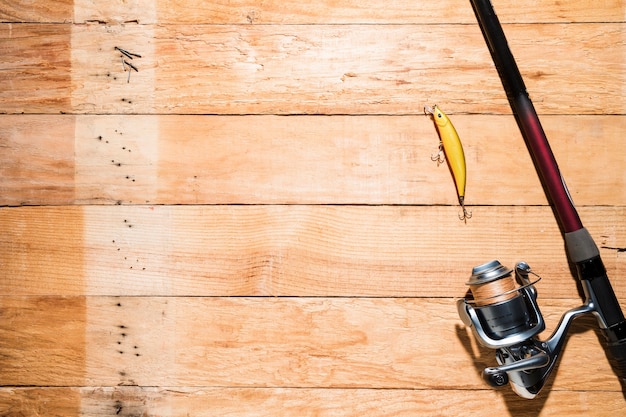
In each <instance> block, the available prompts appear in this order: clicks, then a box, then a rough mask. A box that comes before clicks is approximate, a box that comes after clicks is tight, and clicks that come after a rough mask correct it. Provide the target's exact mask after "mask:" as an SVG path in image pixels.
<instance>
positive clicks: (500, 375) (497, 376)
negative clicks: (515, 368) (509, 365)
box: [482, 368, 509, 388]
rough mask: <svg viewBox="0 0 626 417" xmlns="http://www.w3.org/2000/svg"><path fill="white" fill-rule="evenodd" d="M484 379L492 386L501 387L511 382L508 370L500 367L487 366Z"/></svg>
mask: <svg viewBox="0 0 626 417" xmlns="http://www.w3.org/2000/svg"><path fill="white" fill-rule="evenodd" d="M482 377H483V379H484V380H485V382H487V383H488V384H489V385H491V386H492V387H496V388H497V387H501V386H503V385H506V384H508V383H509V376H508V375H507V373H506V372H504V371H501V370H500V369H498V368H485V369H484V370H483V374H482Z"/></svg>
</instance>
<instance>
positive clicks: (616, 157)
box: [0, 115, 626, 206]
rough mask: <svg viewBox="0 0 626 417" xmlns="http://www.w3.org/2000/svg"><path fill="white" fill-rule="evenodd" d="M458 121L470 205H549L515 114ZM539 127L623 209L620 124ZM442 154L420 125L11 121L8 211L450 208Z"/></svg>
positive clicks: (6, 142) (326, 120)
mask: <svg viewBox="0 0 626 417" xmlns="http://www.w3.org/2000/svg"><path fill="white" fill-rule="evenodd" d="M452 120H453V122H454V124H455V126H456V128H457V130H458V132H459V135H461V137H462V140H463V143H464V148H465V155H466V160H467V175H468V184H467V189H466V200H465V201H466V203H467V204H469V205H545V204H547V201H546V198H545V196H544V193H543V190H542V189H541V187H540V184H539V181H538V178H537V174H536V173H535V171H534V169H533V166H532V162H531V160H530V157H529V156H528V152H527V150H526V148H525V145H524V142H523V140H522V138H521V136H520V134H519V131H518V130H517V126H516V124H515V121H514V118H513V117H512V116H505V115H502V116H493V115H455V116H453V117H452ZM543 121H544V127H545V129H546V133H547V135H548V136H549V138H550V139H551V141H552V143H553V148H554V152H555V155H556V157H557V159H558V160H559V162H560V167H561V170H562V172H563V175H564V176H565V178H566V179H567V182H568V185H569V188H570V192H571V194H572V197H573V199H574V202H575V203H576V204H579V205H582V206H586V205H622V204H623V202H624V201H626V191H625V190H626V176H624V175H623V173H622V167H623V165H624V164H625V163H626V149H625V147H626V145H625V144H624V141H623V140H622V131H623V129H624V127H625V126H626V117H624V116H584V117H582V116H546V117H544V118H543ZM437 143H438V136H437V133H436V131H435V127H434V125H433V123H432V121H431V120H430V119H429V118H428V117H426V116H423V115H421V116H359V117H355V116H332V117H330V116H319V117H307V116H290V117H281V116H175V115H168V116H165V115H160V116H143V115H142V116H137V115H135V116H62V115H47V116H43V115H4V116H0V146H2V148H3V149H5V152H3V153H1V154H0V172H1V173H2V175H1V176H0V204H4V205H21V204H27V205H34V204H37V205H48V204H54V205H58V204H269V203H278V204H420V205H424V204H446V205H455V204H457V198H456V193H455V189H454V185H453V179H452V177H451V175H450V172H449V170H448V169H447V167H446V166H445V165H441V166H437V163H435V162H433V161H432V160H431V155H433V154H434V153H436V152H437ZM581 160H585V161H586V162H585V163H584V164H581V163H580V161H581Z"/></svg>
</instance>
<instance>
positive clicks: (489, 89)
mask: <svg viewBox="0 0 626 417" xmlns="http://www.w3.org/2000/svg"><path fill="white" fill-rule="evenodd" d="M576 26H577V27H576V29H574V28H572V25H564V24H551V25H534V24H532V25H523V24H520V25H511V26H508V27H506V31H507V33H508V34H509V35H510V38H511V47H512V49H513V52H514V53H515V54H516V57H517V59H518V62H519V65H520V66H521V68H522V72H523V73H524V75H525V77H526V79H527V84H528V89H529V91H530V92H531V94H532V95H533V96H534V97H535V102H536V105H537V108H538V110H539V111H540V112H542V113H556V114H564V113H565V114H577V113H584V114H623V113H624V112H625V111H624V109H625V101H624V98H623V96H622V94H621V88H620V87H619V86H621V85H622V84H623V82H624V80H623V77H622V74H623V72H624V60H623V59H622V58H621V55H619V53H618V54H617V55H616V52H615V51H616V50H618V51H619V50H620V49H619V48H620V45H623V33H624V30H625V29H624V28H625V24H609V25H607V24H584V25H581V26H578V25H576ZM425 32H427V33H428V36H429V37H430V38H435V39H437V42H431V41H429V40H427V39H425V37H424V33H425ZM120 38H124V39H129V41H127V42H125V44H127V45H128V46H126V47H125V48H127V49H130V50H134V51H135V52H138V53H140V54H142V55H144V56H145V57H146V58H145V59H144V60H143V61H141V62H140V63H139V64H138V65H140V71H139V73H138V74H134V75H133V80H136V81H133V83H132V84H131V85H130V87H129V86H128V84H127V83H126V79H125V78H126V74H123V72H122V71H123V70H122V65H121V63H120V60H119V57H118V56H117V55H116V54H115V53H114V49H113V48H114V46H115V45H117V44H119V43H120ZM130 40H132V42H130ZM72 45H73V50H76V51H80V54H76V55H75V56H74V57H73V58H74V59H73V62H72V70H73V83H74V86H75V87H74V88H73V91H72V103H73V111H74V112H78V113H131V112H134V113H168V114H171V113H177V114H180V113H184V114H422V113H423V106H424V103H434V102H437V103H439V104H442V105H443V104H445V105H446V107H447V108H449V109H454V110H453V111H454V112H469V113H510V109H509V106H508V103H507V101H506V98H505V95H504V93H503V91H502V86H501V84H500V81H499V79H498V76H497V74H496V71H495V69H494V68H493V64H492V62H491V58H490V56H489V53H488V51H487V48H486V47H485V44H484V40H483V37H482V34H481V33H480V30H479V29H478V27H476V26H473V25H454V26H449V25H427V26H426V25H423V26H415V25H387V26H383V25H244V26H241V25H234V26H233V25H164V26H156V27H150V28H147V27H145V25H134V26H122V27H117V28H116V30H114V31H111V30H109V28H108V27H107V26H106V25H80V26H75V27H74V28H73V30H72ZM135 45H136V46H135ZM566 45H576V48H571V47H566ZM149 47H150V48H154V55H152V54H150V53H145V52H142V49H144V48H149ZM538 50H541V51H542V52H543V53H542V54H541V55H539V56H538V55H537V51H538ZM544 57H546V58H544ZM548 57H549V58H548ZM151 59H152V60H151ZM114 72H117V74H118V76H119V78H118V80H117V81H112V80H111V78H112V77H110V76H108V75H109V74H113V73H114ZM122 74H123V75H122ZM152 77H154V78H152ZM120 78H121V79H120ZM150 85H154V91H153V92H152V96H150V93H151V91H149V90H147V89H146V88H147V87H149V86H150ZM122 99H125V100H122ZM128 100H130V101H132V104H129V103H128ZM478 103H480V104H478ZM24 111H26V112H28V111H29V110H28V109H27V108H25V109H24Z"/></svg>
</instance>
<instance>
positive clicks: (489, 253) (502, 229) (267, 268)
mask: <svg viewBox="0 0 626 417" xmlns="http://www.w3.org/2000/svg"><path fill="white" fill-rule="evenodd" d="M625 214H626V213H625V209H624V207H614V208H611V207H589V208H581V216H582V218H583V219H585V224H586V225H587V228H588V229H589V230H590V232H591V233H592V235H593V237H594V239H595V240H596V242H597V244H598V246H599V247H600V248H601V253H602V255H603V259H604V262H605V264H606V267H607V270H608V272H609V276H611V277H614V283H613V285H614V286H615V289H616V291H617V294H618V296H619V297H620V298H621V299H624V298H626V285H625V283H624V281H623V280H620V279H619V277H621V276H624V273H625V272H626V257H625V256H624V246H626V245H625V243H624V242H626V227H625V224H624V222H623V218H624V215H625ZM457 215H458V208H456V207H432V206H428V207H393V206H369V207H363V206H353V207H350V206H254V205H252V206H210V207H205V206H129V207H126V206H112V207H111V206H100V207H98V206H91V207H90V206H86V207H49V208H45V207H23V208H15V209H6V208H5V209H2V210H0V244H1V245H2V247H3V248H4V250H3V251H2V252H0V264H1V265H2V269H3V271H4V273H5V278H4V279H3V280H2V281H0V289H1V291H0V293H3V294H10V295H28V294H33V295H34V294H38V295H81V294H88V295H137V296H143V295H161V296H168V295H176V296H219V295H222V296H223V295H233V296H250V295H255V296H259V295H264V296H307V295H309V296H313V295H314V296H378V297H380V296H387V297H394V296H407V297H462V296H463V294H464V293H465V290H466V286H465V282H466V281H467V278H468V277H469V275H470V274H471V268H472V267H473V266H476V265H479V264H482V263H484V262H487V261H489V260H491V259H500V261H501V262H502V263H504V264H508V265H509V266H513V264H514V262H517V261H519V260H522V259H523V260H525V261H527V262H528V263H529V264H530V265H531V266H532V267H533V268H535V270H536V272H537V273H538V274H540V275H542V276H544V277H545V280H544V281H542V282H541V283H540V284H538V285H539V290H540V293H541V294H542V296H544V297H547V298H578V297H579V296H578V292H577V290H576V285H575V282H574V279H573V277H572V275H571V273H570V270H569V268H568V264H567V259H566V255H565V252H564V249H563V241H562V238H561V236H560V232H559V230H558V227H557V225H556V223H555V221H554V218H553V216H552V213H551V210H550V209H549V208H548V207H476V208H474V215H473V217H472V219H470V221H468V223H467V224H464V223H463V222H461V221H459V219H458V217H457ZM515 231H517V233H516V232H515ZM451 253H453V254H454V256H450V254H451Z"/></svg>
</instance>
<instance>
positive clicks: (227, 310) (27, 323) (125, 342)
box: [0, 297, 620, 392]
mask: <svg viewBox="0 0 626 417" xmlns="http://www.w3.org/2000/svg"><path fill="white" fill-rule="evenodd" d="M2 303H3V308H2V314H3V317H2V319H3V320H2V321H1V322H2V327H0V336H1V337H0V340H1V341H2V342H1V343H2V345H0V349H1V350H0V353H1V354H0V365H2V369H3V373H2V376H1V377H0V378H1V379H0V382H1V384H0V385H16V386H21V385H28V386H30V385H35V386H41V385H54V386H60V387H62V386H118V385H133V386H134V385H138V386H185V387H205V386H215V387H269V388H281V387H285V388H313V387H317V388H322V387H325V388H378V389H382V388H398V389H434V390H442V389H484V388H485V385H484V382H483V381H482V379H481V378H480V375H479V371H480V370H482V368H483V367H485V366H489V365H490V364H492V365H493V364H495V357H494V356H493V355H494V354H493V351H491V350H488V349H484V348H480V347H478V346H477V345H476V344H475V341H474V340H473V337H471V336H470V334H469V333H468V331H467V329H465V328H464V327H463V326H462V324H461V322H460V319H459V318H458V315H457V312H456V306H455V300H454V299H451V298H448V299H430V298H426V299H415V298H385V299H381V298H303V297H299V298H259V297H253V298H238V297H226V298H219V297H218V298H215V297H211V298H203V297H156V298H152V297H87V298H85V297H64V298H59V297H10V298H8V297H2ZM577 303H578V301H577V300H550V299H543V300H542V311H543V313H544V315H545V317H546V321H547V322H548V323H550V326H551V327H553V326H555V324H556V322H557V320H558V317H559V316H560V315H561V314H562V313H563V312H564V311H565V310H566V309H568V308H571V307H572V306H575V305H576V304H577ZM63 317H65V319H63ZM54 323H56V325H51V324H54ZM595 328H597V325H596V324H595V319H593V318H591V317H589V320H586V319H580V321H579V322H577V324H576V325H575V327H574V329H573V330H572V335H571V337H570V338H569V341H568V344H567V347H566V349H565V351H564V353H563V355H562V359H561V366H560V367H559V369H558V371H557V373H556V375H555V378H554V380H553V381H554V382H553V385H552V386H551V388H550V389H551V390H553V391H561V390H568V391H569V390H575V389H577V388H578V387H579V386H580V383H581V378H583V377H582V376H584V384H585V389H586V390H588V391H617V392H619V391H620V386H619V383H618V381H617V380H616V378H615V377H614V375H613V372H612V370H611V368H610V366H609V364H608V362H607V361H606V360H604V353H603V349H602V347H601V345H600V343H599V339H598V337H601V336H599V335H596V334H595V332H594V331H593V330H592V329H595ZM432 329H437V331H436V332H435V331H432ZM61 334H62V335H63V337H62V338H60V337H59V336H60V335H61ZM60 339H62V340H60ZM26 341H28V343H25V342H26ZM600 358H602V359H600ZM442 366H443V367H444V368H443V369H444V370H442Z"/></svg>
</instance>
